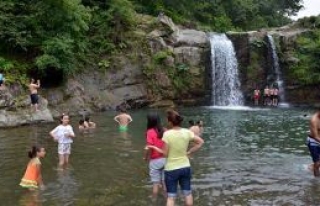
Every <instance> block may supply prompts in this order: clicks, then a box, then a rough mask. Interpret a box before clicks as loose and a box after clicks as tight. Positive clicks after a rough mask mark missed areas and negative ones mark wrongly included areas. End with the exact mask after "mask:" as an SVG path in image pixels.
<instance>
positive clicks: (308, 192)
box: [0, 107, 320, 206]
mask: <svg viewBox="0 0 320 206" xmlns="http://www.w3.org/2000/svg"><path fill="white" fill-rule="evenodd" d="M179 111H180V112H181V114H182V115H183V116H184V117H185V120H186V121H185V126H187V120H190V119H194V120H200V119H201V120H204V122H205V132H204V135H203V138H204V140H205V145H204V147H203V148H202V149H201V151H199V152H198V153H197V154H196V155H194V156H193V158H192V159H191V162H192V167H193V186H194V198H195V205H199V206H202V205H203V206H205V205H319V204H320V203H319V202H320V195H319V194H320V180H317V179H315V178H314V177H313V175H312V173H311V172H310V171H308V170H307V169H306V168H305V167H306V166H307V165H308V164H309V163H311V158H310V157H309V154H308V150H307V148H306V146H305V144H304V143H305V138H306V133H307V130H308V129H309V128H308V123H309V122H308V118H306V117H304V114H312V113H313V112H314V110H312V109H290V108H283V109H281V108H279V109H274V108H271V109H257V110H253V109H250V108H245V109H240V110H226V109H217V108H210V107H194V108H182V109H180V110H179ZM147 112H148V111H147V110H139V111H133V112H131V114H132V116H133V120H134V121H133V123H132V124H131V126H130V130H129V132H128V134H123V133H119V132H118V131H117V126H116V124H115V122H114V121H113V116H114V115H115V114H116V113H115V112H106V113H101V114H98V115H94V116H92V117H91V119H92V120H93V121H95V122H96V123H97V125H98V128H97V129H96V131H95V132H94V133H91V134H86V135H80V134H77V137H76V139H75V142H74V144H73V146H72V147H73V149H72V155H71V165H70V169H69V170H66V171H63V172H61V171H57V170H56V166H57V162H58V158H57V152H56V151H57V145H56V143H55V142H53V141H52V139H50V138H49V135H48V132H49V131H50V130H51V129H53V128H54V127H55V126H56V124H35V125H30V126H24V127H19V128H13V129H6V130H1V133H0V200H1V201H0V205H5V206H27V205H28V206H29V205H37V206H39V205H43V206H51V205H53V206H55V205H57V206H60V205H63V206H64V205H75V206H92V205H97V206H103V205H117V206H122V205H123V206H126V205H133V206H135V205H137V206H144V205H146V206H147V205H164V202H165V201H164V199H163V198H160V199H159V200H158V202H157V203H151V200H150V197H149V196H150V193H151V185H150V183H149V181H148V169H147V164H146V163H145V162H144V161H143V159H142V154H143V147H144V142H145V140H144V132H145V127H146V118H145V117H146V114H147ZM160 112H161V113H162V114H163V115H164V112H163V111H160ZM79 119H80V117H72V118H71V122H72V125H73V126H74V129H75V130H76V129H77V122H78V120H79ZM163 122H165V121H163ZM34 142H39V143H41V144H42V145H44V146H45V147H46V149H47V156H46V157H45V158H44V159H43V160H42V168H43V171H42V174H43V179H44V182H45V184H46V186H47V188H46V190H45V191H41V192H40V193H39V194H38V196H32V195H30V193H26V192H25V191H24V190H23V189H22V188H20V187H19V186H18V184H19V181H20V179H21V177H22V175H23V173H24V170H25V166H26V164H27V162H28V158H27V156H26V152H27V150H28V149H29V147H30V146H31V145H32V144H33V143H34ZM178 205H180V206H182V205H183V201H181V199H180V200H179V201H178Z"/></svg>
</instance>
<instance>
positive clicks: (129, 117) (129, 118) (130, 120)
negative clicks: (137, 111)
mask: <svg viewBox="0 0 320 206" xmlns="http://www.w3.org/2000/svg"><path fill="white" fill-rule="evenodd" d="M128 120H129V123H130V122H132V121H133V120H132V117H131V116H130V115H128Z"/></svg>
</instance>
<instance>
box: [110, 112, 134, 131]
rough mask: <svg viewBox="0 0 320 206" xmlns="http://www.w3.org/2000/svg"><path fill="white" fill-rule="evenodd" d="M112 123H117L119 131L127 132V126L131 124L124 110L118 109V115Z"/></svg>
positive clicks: (130, 119) (129, 117)
mask: <svg viewBox="0 0 320 206" xmlns="http://www.w3.org/2000/svg"><path fill="white" fill-rule="evenodd" d="M114 121H116V122H118V123H119V131H120V132H126V131H128V125H129V124H130V122H132V118H131V116H130V115H129V114H128V113H127V111H126V109H125V108H123V107H122V108H120V114H118V115H117V116H115V117H114Z"/></svg>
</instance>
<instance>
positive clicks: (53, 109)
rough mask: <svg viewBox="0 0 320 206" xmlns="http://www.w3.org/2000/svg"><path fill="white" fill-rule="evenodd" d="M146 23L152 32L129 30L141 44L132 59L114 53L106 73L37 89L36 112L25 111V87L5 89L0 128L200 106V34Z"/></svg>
mask: <svg viewBox="0 0 320 206" xmlns="http://www.w3.org/2000/svg"><path fill="white" fill-rule="evenodd" d="M150 21H151V22H152V26H153V27H154V29H153V30H151V31H150V32H146V31H148V30H149V29H150V28H145V27H146V25H140V27H141V28H140V30H138V29H137V31H135V32H136V33H138V34H139V37H137V41H141V45H140V46H141V48H135V51H134V52H135V55H133V54H131V53H130V52H129V53H126V54H119V55H117V56H115V55H114V56H113V57H111V58H106V62H108V63H109V62H110V63H111V66H108V68H107V69H101V68H99V67H98V66H97V67H92V68H87V69H86V70H85V71H83V72H82V73H80V74H76V75H74V76H73V77H71V78H69V79H68V80H67V81H66V82H65V83H64V84H63V85H62V86H60V87H58V88H42V89H40V90H39V93H40V95H41V101H40V105H41V108H40V112H37V113H34V112H31V111H30V100H29V96H28V95H27V90H26V88H23V87H22V86H21V85H15V86H14V87H13V86H12V85H11V86H9V85H8V88H7V89H6V91H4V94H3V95H2V96H1V97H0V106H1V107H2V110H1V112H0V127H8V126H17V125H23V124H29V123H30V122H34V121H45V122H50V121H53V118H52V117H58V116H59V115H61V114H62V113H63V112H65V113H69V114H71V115H83V114H87V113H91V112H95V111H104V110H109V109H116V108H117V107H118V106H125V107H128V108H139V107H143V106H150V107H162V106H166V107H168V106H169V107H171V106H174V105H175V104H184V105H195V104H202V103H203V102H205V100H206V98H209V94H210V91H209V90H208V89H207V88H208V86H207V85H206V82H208V81H207V77H208V75H207V74H208V73H209V72H210V68H209V62H210V61H209V58H210V53H209V52H210V45H209V40H208V38H207V36H206V33H205V32H202V31H196V30H190V29H183V28H179V27H178V26H176V25H175V24H174V23H173V22H172V20H171V19H170V18H168V17H166V16H160V17H158V19H155V18H150ZM147 27H151V25H149V26H147ZM132 52H133V51H132ZM132 56H134V57H132ZM17 87H18V89H17ZM12 88H15V89H12ZM16 90H17V91H18V92H17V91H16Z"/></svg>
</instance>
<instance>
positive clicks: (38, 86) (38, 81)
mask: <svg viewBox="0 0 320 206" xmlns="http://www.w3.org/2000/svg"><path fill="white" fill-rule="evenodd" d="M37 88H40V79H38V80H37Z"/></svg>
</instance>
